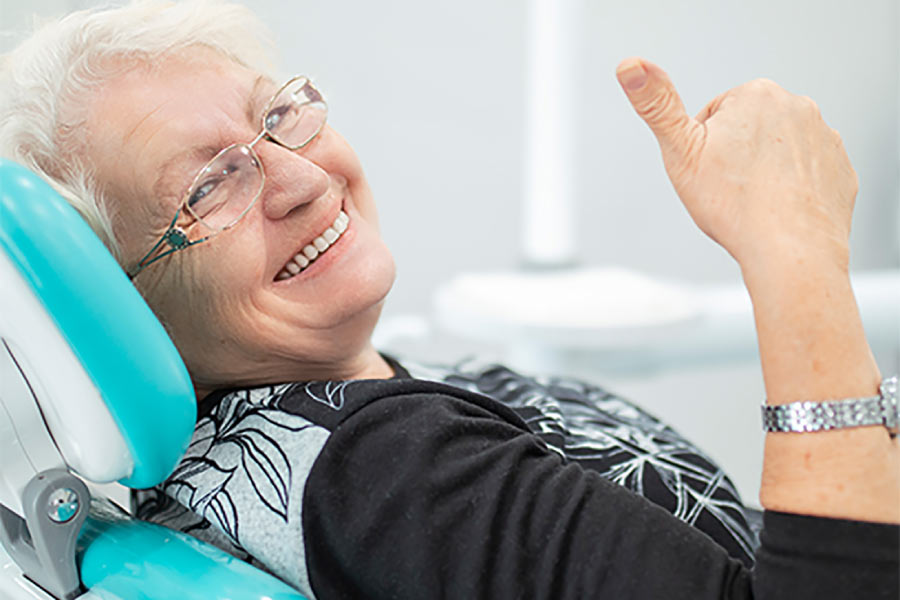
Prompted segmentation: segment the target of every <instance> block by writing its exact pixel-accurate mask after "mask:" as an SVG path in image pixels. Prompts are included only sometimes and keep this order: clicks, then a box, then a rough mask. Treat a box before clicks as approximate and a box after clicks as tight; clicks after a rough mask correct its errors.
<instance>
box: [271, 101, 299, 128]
mask: <svg viewBox="0 0 900 600" xmlns="http://www.w3.org/2000/svg"><path fill="white" fill-rule="evenodd" d="M291 108H292V107H291V105H290V104H282V105H280V106H274V107H272V109H271V110H270V111H269V112H268V113H266V122H265V126H266V129H268V130H269V131H273V130H275V129H277V128H278V125H279V123H281V121H282V119H284V117H285V116H286V115H287V114H288V113H289V112H290V111H291Z"/></svg>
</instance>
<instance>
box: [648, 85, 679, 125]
mask: <svg viewBox="0 0 900 600" xmlns="http://www.w3.org/2000/svg"><path fill="white" fill-rule="evenodd" d="M675 102H676V98H675V95H674V94H672V93H671V92H670V91H669V90H665V91H664V92H662V93H660V94H656V95H654V96H652V97H651V98H648V99H647V101H646V102H645V103H644V105H643V106H642V107H641V113H642V114H643V116H644V118H645V119H646V120H647V121H648V122H651V123H657V124H661V123H663V122H665V121H666V119H667V117H668V116H669V115H671V114H672V112H673V108H674V104H675Z"/></svg>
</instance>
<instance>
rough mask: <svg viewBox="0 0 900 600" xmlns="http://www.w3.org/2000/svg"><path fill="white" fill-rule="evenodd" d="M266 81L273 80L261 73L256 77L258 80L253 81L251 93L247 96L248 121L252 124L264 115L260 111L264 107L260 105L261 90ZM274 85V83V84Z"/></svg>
mask: <svg viewBox="0 0 900 600" xmlns="http://www.w3.org/2000/svg"><path fill="white" fill-rule="evenodd" d="M266 83H272V80H271V79H269V78H268V77H266V76H265V75H260V76H258V77H257V78H256V81H254V82H253V87H252V88H251V89H250V95H249V96H247V105H246V108H245V110H246V113H245V114H246V115H247V121H249V122H250V123H251V124H252V123H253V122H254V121H255V120H256V119H259V118H260V117H261V116H262V115H260V112H261V111H262V107H260V106H259V103H260V91H261V90H262V87H263V85H264V84H266ZM273 85H274V84H273Z"/></svg>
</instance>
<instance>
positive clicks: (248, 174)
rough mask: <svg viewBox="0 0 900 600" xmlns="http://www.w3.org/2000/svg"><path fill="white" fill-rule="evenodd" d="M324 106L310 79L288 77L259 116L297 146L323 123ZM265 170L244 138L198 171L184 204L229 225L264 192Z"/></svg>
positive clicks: (209, 223) (213, 223) (209, 221)
mask: <svg viewBox="0 0 900 600" xmlns="http://www.w3.org/2000/svg"><path fill="white" fill-rule="evenodd" d="M327 111H328V109H327V107H326V104H325V102H324V101H323V100H322V97H321V95H320V94H319V92H318V90H316V88H315V87H313V85H312V84H311V83H310V82H309V80H308V79H306V78H304V77H301V78H298V79H296V80H293V81H291V82H290V83H289V84H288V85H287V86H285V87H284V88H282V89H281V91H280V92H279V93H278V94H277V95H276V96H275V98H274V99H273V100H272V102H270V104H269V109H268V110H267V111H266V114H265V117H264V118H263V126H264V127H265V130H266V133H267V134H268V135H269V136H271V137H272V138H273V139H275V141H277V142H278V143H280V144H282V145H283V146H287V147H288V148H290V149H292V150H296V149H298V148H301V147H303V146H305V145H306V144H308V143H309V142H310V141H311V140H312V139H313V138H314V137H315V136H316V135H317V134H318V133H319V131H321V129H322V127H323V126H324V125H325V119H326V117H327ZM263 183H264V175H263V171H262V167H261V165H260V164H259V161H258V160H257V158H256V154H255V153H254V152H253V150H252V148H251V147H250V146H249V145H247V144H235V145H233V146H230V147H228V148H226V149H225V150H223V151H222V152H221V153H220V154H219V155H218V156H216V157H215V158H214V159H213V160H212V161H210V162H209V164H207V165H206V166H205V167H204V168H203V170H202V171H200V173H199V174H198V175H197V178H196V179H195V180H194V183H193V185H192V186H191V188H190V190H189V191H188V195H187V198H186V200H185V208H186V209H187V210H188V211H189V212H190V213H191V214H192V215H193V216H194V217H195V218H196V219H197V220H198V221H200V222H201V223H202V224H203V225H205V226H206V227H207V228H209V229H211V230H221V229H227V228H228V227H231V226H232V225H233V224H234V223H235V222H237V221H238V220H240V218H241V217H243V216H244V214H245V213H246V212H247V211H248V210H249V209H250V206H251V205H252V204H253V202H254V200H256V198H257V196H259V194H260V193H261V192H262V187H263Z"/></svg>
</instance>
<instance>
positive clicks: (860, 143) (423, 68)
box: [0, 0, 900, 500]
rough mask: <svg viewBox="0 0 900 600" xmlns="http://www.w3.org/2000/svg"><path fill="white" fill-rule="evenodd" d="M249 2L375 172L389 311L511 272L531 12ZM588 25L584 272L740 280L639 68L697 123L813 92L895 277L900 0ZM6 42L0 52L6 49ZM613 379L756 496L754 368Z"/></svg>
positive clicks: (630, 8)
mask: <svg viewBox="0 0 900 600" xmlns="http://www.w3.org/2000/svg"><path fill="white" fill-rule="evenodd" d="M245 1H246V4H247V5H249V6H251V7H252V8H254V9H255V10H256V11H257V12H258V13H259V15H260V16H261V17H262V18H263V19H264V20H265V21H266V22H267V23H268V25H269V26H270V27H271V28H272V30H273V32H274V35H275V41H276V45H277V46H278V47H279V48H280V49H281V51H282V53H283V57H282V58H283V61H282V62H283V65H284V68H285V70H286V71H288V72H293V71H300V72H305V73H308V74H310V75H312V76H314V77H315V78H316V79H317V80H319V81H320V82H321V85H322V87H323V89H324V91H325V93H326V95H327V97H328V99H329V102H330V104H331V117H330V118H331V122H332V124H333V125H335V126H336V127H337V128H338V129H339V130H340V131H342V132H343V133H344V135H345V136H346V137H348V138H349V140H350V141H351V143H352V144H353V145H354V146H355V148H356V149H357V151H358V152H359V154H360V155H361V157H362V160H363V163H364V164H365V165H366V166H367V172H368V174H369V177H370V179H371V182H372V186H373V188H374V190H375V193H376V197H377V198H378V200H379V203H380V208H381V214H382V225H383V231H384V236H385V238H386V239H387V241H388V243H389V245H390V246H391V248H392V249H393V250H394V253H395V256H396V259H397V264H398V269H399V271H398V272H399V279H398V282H397V285H396V287H395V289H394V292H393V293H392V297H391V299H390V301H389V304H388V306H387V308H386V314H387V316H391V315H397V314H400V313H406V312H411V311H414V312H424V311H426V310H427V308H428V306H429V303H430V297H431V293H432V291H433V289H434V287H435V286H436V285H437V284H438V283H439V282H441V281H443V280H445V279H446V278H448V277H450V276H452V275H453V274H455V273H459V272H463V271H468V270H485V269H500V268H512V267H514V266H516V264H517V262H518V250H517V244H518V224H519V212H518V211H519V201H520V198H521V197H522V180H523V176H522V173H521V169H522V162H523V161H522V158H523V151H522V144H523V140H524V136H523V119H524V106H523V99H522V97H521V93H522V89H523V87H524V68H525V67H524V44H525V39H524V30H525V10H526V3H525V2H523V1H522V0H505V1H503V0H493V1H486V0H457V1H455V2H452V3H450V2H422V1H421V0H379V1H377V2H371V1H363V0H359V1H350V0H330V1H328V2H321V1H318V2H316V1H312V0H305V1H298V2H290V3H289V2H284V1H276V0H245ZM23 4H24V3H22V2H20V0H0V20H2V28H3V29H13V30H14V31H18V30H20V29H21V27H22V24H24V23H25V22H26V17H25V14H26V13H27V12H30V11H32V10H38V11H39V12H42V13H46V12H49V13H52V12H58V11H61V10H65V9H67V8H68V7H70V6H71V7H77V6H81V5H90V4H93V3H91V2H86V1H82V0H68V1H65V0H56V1H50V0H38V1H36V2H34V3H33V7H28V8H25V7H23V6H22V5H23ZM583 26H584V31H583V34H584V35H583V37H584V39H583V44H582V56H583V60H582V64H583V66H584V72H583V74H582V77H581V98H582V102H581V105H580V107H579V108H578V113H579V115H578V118H579V121H580V122H581V123H582V128H581V132H580V138H579V140H578V143H579V149H580V153H579V157H580V158H579V160H578V165H577V173H578V174H579V175H578V178H577V181H576V182H575V186H576V189H577V190H578V192H579V196H580V198H581V203H582V204H581V207H580V216H579V225H578V227H579V230H578V234H579V255H580V256H581V259H582V261H583V262H585V263H595V264H609V263H616V264H620V265H625V266H628V267H632V268H636V269H640V270H643V271H645V272H649V273H659V274H666V275H668V276H672V277H678V278H684V279H686V280H689V281H694V282H710V281H720V282H725V281H734V282H737V281H738V278H739V273H738V270H737V268H736V266H735V265H734V264H733V263H732V261H731V259H730V257H728V255H727V254H726V253H725V252H724V251H722V250H721V249H719V248H718V247H717V246H716V245H715V244H713V243H712V242H710V241H709V240H707V239H706V238H705V237H704V236H703V234H702V233H700V232H699V231H698V230H697V229H696V228H695V227H694V226H693V224H692V223H691V221H690V219H689V218H688V216H687V215H686V213H685V212H684V210H683V209H682V208H681V206H680V205H679V203H678V200H677V198H676V196H675V195H674V193H673V192H672V190H671V188H670V186H669V184H668V181H667V180H666V177H665V173H664V171H663V169H662V165H661V161H660V160H659V156H658V150H657V148H656V146H655V142H654V140H653V138H652V136H651V134H650V132H649V131H648V130H647V129H646V127H645V126H644V125H643V124H642V123H641V122H639V120H638V119H637V117H636V116H635V115H634V114H633V113H632V111H631V108H630V107H629V106H628V104H627V102H626V100H625V98H624V96H623V94H622V93H621V91H620V89H619V88H618V85H617V83H616V81H615V77H614V70H615V66H616V64H617V63H618V62H619V60H621V59H622V58H624V57H626V56H629V55H632V54H639V55H642V56H645V57H648V58H650V59H651V60H654V61H656V62H658V63H659V64H660V65H662V66H663V67H664V68H665V69H667V70H668V72H669V74H670V75H671V77H672V79H673V80H674V82H675V83H676V85H677V86H678V87H679V89H680V90H681V93H682V96H683V98H684V101H685V104H686V105H687V107H688V111H689V112H696V111H698V110H699V109H700V108H701V107H702V106H703V105H704V104H705V103H706V101H707V100H709V99H711V98H712V97H713V96H715V95H716V94H718V93H720V92H722V91H724V90H726V89H728V88H730V87H733V86H735V85H738V84H740V83H742V82H744V81H747V80H749V79H753V78H756V77H768V78H771V79H774V80H775V81H777V82H779V83H780V84H781V85H783V86H784V87H785V88H787V89H788V90H790V91H792V92H795V93H798V94H805V95H809V96H811V97H813V98H814V99H815V100H816V101H817V102H818V104H819V106H820V108H821V111H822V113H823V115H824V117H825V119H826V120H827V121H828V122H829V124H830V125H832V126H833V127H834V128H836V129H837V130H838V131H840V132H841V134H842V136H843V138H844V141H845V145H846V147H847V150H848V152H849V154H850V156H851V159H852V160H853V164H854V166H855V167H856V169H857V171H858V173H859V178H860V191H859V197H858V201H857V209H856V215H855V224H854V233H853V238H852V266H853V268H854V269H871V268H887V267H898V266H900V255H898V248H900V242H898V227H897V224H898V217H900V213H898V210H900V175H898V165H900V155H898V139H900V136H898V133H900V111H898V106H900V93H898V86H900V41H898V40H900V7H898V2H897V0H866V1H865V2H854V1H851V0H787V1H786V0H755V1H753V2H739V1H737V0H729V1H723V0H685V1H682V2H668V1H664V0H631V1H629V2H609V1H590V0H587V1H586V10H585V18H584V21H583ZM15 37H16V35H15V34H14V35H12V36H8V35H6V36H4V37H2V38H0V44H2V46H0V48H8V47H9V45H10V44H11V42H12V40H13V39H14V38H15ZM898 301H900V299H898ZM406 348H407V349H414V350H417V351H419V352H420V353H421V354H424V355H426V356H432V357H440V358H445V359H450V358H452V357H454V356H456V355H458V354H460V353H462V352H464V351H466V350H470V349H471V348H472V347H471V346H469V345H467V344H465V343H464V342H461V341H460V340H455V339H451V338H442V339H441V340H440V343H439V344H436V343H429V344H424V345H423V344H418V345H417V344H408V345H407V346H406ZM487 350H488V351H491V350H493V349H487ZM877 353H878V356H877V358H878V360H879V363H880V364H881V367H882V369H883V370H884V371H886V372H887V371H897V370H898V369H900V358H898V357H900V353H898V350H897V348H896V347H894V348H891V347H886V348H880V349H877ZM589 370H590V369H588V368H580V369H579V372H580V373H582V374H587V375H588V376H590V373H588V371H589ZM600 371H602V365H599V366H598V369H597V372H600ZM613 384H614V387H615V389H618V390H620V391H623V392H624V393H628V394H630V395H632V397H635V398H637V399H638V400H640V401H642V402H644V403H646V404H648V405H650V406H651V407H652V409H653V410H654V411H656V412H657V413H659V414H661V415H664V416H666V418H669V419H671V420H672V421H673V422H674V423H676V425H677V426H678V427H679V428H680V429H682V430H683V431H684V432H685V433H689V434H691V435H695V436H697V437H698V439H699V440H700V443H701V445H703V446H704V447H705V448H707V449H708V450H709V451H710V452H711V453H713V454H714V455H715V456H716V457H718V458H719V459H720V460H722V461H723V462H725V463H726V465H727V466H728V468H729V470H731V471H732V473H733V474H734V475H735V478H736V479H737V480H738V483H739V486H740V487H741V489H742V490H743V491H744V493H745V495H746V496H748V497H749V499H750V500H752V499H754V498H755V494H756V491H755V490H756V487H755V486H756V485H757V484H756V482H757V480H758V472H759V468H760V466H759V458H758V457H759V455H760V453H759V448H760V443H761V442H760V440H761V437H760V435H759V434H758V433H757V429H758V423H759V421H758V416H757V414H756V410H757V409H756V405H757V404H758V402H759V400H760V398H761V397H762V393H763V392H762V384H761V381H760V375H759V371H758V367H757V365H756V364H744V365H731V366H726V367H717V368H716V369H714V370H710V369H707V370H705V371H703V372H700V371H692V372H680V373H657V374H647V375H646V376H644V377H638V378H628V379H621V380H613ZM735 432H739V433H735Z"/></svg>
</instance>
